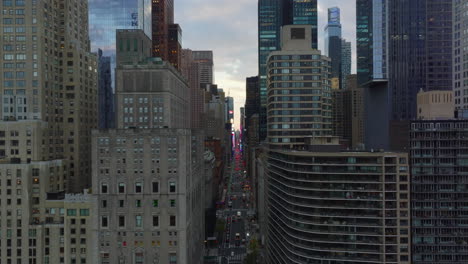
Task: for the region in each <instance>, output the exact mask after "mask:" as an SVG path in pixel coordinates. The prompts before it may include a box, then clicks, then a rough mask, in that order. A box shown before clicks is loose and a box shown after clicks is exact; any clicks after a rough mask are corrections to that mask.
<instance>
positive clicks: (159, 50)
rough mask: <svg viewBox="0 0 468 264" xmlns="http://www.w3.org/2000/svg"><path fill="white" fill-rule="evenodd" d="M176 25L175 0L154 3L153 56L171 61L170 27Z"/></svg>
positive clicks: (152, 11)
mask: <svg viewBox="0 0 468 264" xmlns="http://www.w3.org/2000/svg"><path fill="white" fill-rule="evenodd" d="M170 24H174V0H158V1H152V9H151V25H152V40H153V56H154V57H160V58H161V59H163V60H165V61H168V60H169V25H170Z"/></svg>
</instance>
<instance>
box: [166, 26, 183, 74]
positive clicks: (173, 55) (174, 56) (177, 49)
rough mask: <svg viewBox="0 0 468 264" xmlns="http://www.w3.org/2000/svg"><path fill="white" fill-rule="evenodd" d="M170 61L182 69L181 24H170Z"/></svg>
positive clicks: (175, 66)
mask: <svg viewBox="0 0 468 264" xmlns="http://www.w3.org/2000/svg"><path fill="white" fill-rule="evenodd" d="M168 30H169V33H168V35H169V36H168V37H169V41H168V61H169V62H170V63H171V64H172V66H174V68H176V69H178V70H180V67H181V65H180V64H181V59H182V29H181V28H180V26H179V24H171V25H169V29H168Z"/></svg>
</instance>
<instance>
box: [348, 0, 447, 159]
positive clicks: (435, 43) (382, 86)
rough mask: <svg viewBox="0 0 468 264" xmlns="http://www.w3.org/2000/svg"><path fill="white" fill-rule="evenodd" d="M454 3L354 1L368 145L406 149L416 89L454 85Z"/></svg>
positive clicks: (445, 0)
mask: <svg viewBox="0 0 468 264" xmlns="http://www.w3.org/2000/svg"><path fill="white" fill-rule="evenodd" d="M451 8H452V1H451V0H427V1H426V0H413V1H384V0H379V1H375V0H357V1H356V10H357V14H356V20H357V21H356V22H357V23H356V24H357V58H358V70H357V73H358V83H359V85H360V86H361V87H364V88H365V89H366V92H365V93H366V96H365V98H366V99H365V100H366V110H365V113H366V115H367V116H366V117H365V119H366V125H365V126H366V132H365V134H366V135H365V139H366V140H365V141H366V146H367V147H368V148H384V149H389V148H392V149H394V150H401V149H403V148H406V147H407V145H408V134H407V133H408V125H409V123H408V121H409V120H412V119H415V118H416V94H417V92H418V91H419V90H421V89H423V90H424V91H430V90H449V89H451V87H452V85H451V72H452V69H451V65H452V51H451V48H452V43H451V39H452V36H451V32H452V22H451V19H452V9H451Z"/></svg>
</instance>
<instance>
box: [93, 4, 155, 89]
mask: <svg viewBox="0 0 468 264" xmlns="http://www.w3.org/2000/svg"><path fill="white" fill-rule="evenodd" d="M117 29H141V30H143V31H144V32H145V34H146V35H147V36H149V37H150V38H151V31H152V26H151V0H119V1H100V0H89V32H90V36H89V37H90V40H91V50H92V51H94V52H97V51H98V49H101V50H102V54H103V56H109V57H110V58H111V76H112V78H111V81H112V87H113V88H115V85H114V79H115V74H114V69H115V67H116V57H115V52H116V51H115V49H116V39H115V32H116V30H117Z"/></svg>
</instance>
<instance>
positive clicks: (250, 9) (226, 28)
mask: <svg viewBox="0 0 468 264" xmlns="http://www.w3.org/2000/svg"><path fill="white" fill-rule="evenodd" d="M174 2H175V22H176V23H179V24H180V26H181V27H182V33H183V35H182V39H183V48H189V49H192V50H213V52H214V64H215V83H216V84H218V87H221V88H223V89H224V91H225V92H226V94H228V93H229V94H230V95H231V96H232V97H234V102H235V126H236V128H239V108H240V107H242V106H243V105H244V102H245V78H246V77H250V76H255V75H257V73H258V69H257V61H258V57H257V56H258V55H257V2H258V0H235V1H232V0H175V1H174ZM333 6H338V7H339V8H341V23H342V25H343V37H344V38H345V39H347V40H348V41H351V45H352V48H353V70H352V72H353V73H354V72H355V71H356V69H355V61H356V52H355V51H356V47H355V46H356V45H355V44H356V42H355V36H356V26H355V25H356V21H355V16H356V7H355V1H349V0H318V9H319V28H318V31H319V49H320V50H323V29H324V26H325V24H326V20H327V8H329V7H333Z"/></svg>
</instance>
